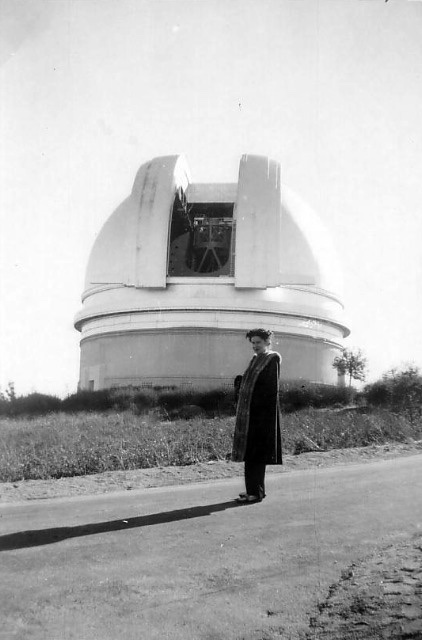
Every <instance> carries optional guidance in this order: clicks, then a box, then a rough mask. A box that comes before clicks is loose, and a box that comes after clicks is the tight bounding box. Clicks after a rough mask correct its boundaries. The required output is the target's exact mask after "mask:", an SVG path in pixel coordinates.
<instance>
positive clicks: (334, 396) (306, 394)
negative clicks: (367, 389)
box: [280, 381, 356, 413]
mask: <svg viewBox="0 0 422 640" xmlns="http://www.w3.org/2000/svg"><path fill="white" fill-rule="evenodd" d="M355 395H356V391H355V390H354V389H353V388H351V387H338V386H334V385H323V384H315V383H308V382H301V381H296V382H282V384H281V389H280V408H281V410H282V411H284V412H285V413H290V412H292V411H300V410H301V409H307V408H310V407H314V408H324V407H332V406H334V405H346V404H349V403H350V402H352V401H353V400H354V398H355Z"/></svg>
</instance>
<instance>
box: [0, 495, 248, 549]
mask: <svg viewBox="0 0 422 640" xmlns="http://www.w3.org/2000/svg"><path fill="white" fill-rule="evenodd" d="M238 506H241V505H239V504H238V503H237V502H235V501H234V500H232V501H230V502H220V503H217V504H210V505H205V506H198V507H190V508H186V509H175V510H174V511H164V512H162V513H152V514H150V515H147V516H137V517H135V518H128V519H119V520H111V521H108V522H93V523H89V524H81V525H77V526H74V527H54V528H49V529H33V530H28V531H18V532H16V533H9V534H6V535H3V536H0V551H10V550H12V549H26V548H28V547H40V546H43V545H46V544H53V543H54V542H61V541H62V540H67V539H69V538H79V537H82V536H92V535H94V534H96V533H108V532H109V531H121V530H122V529H135V528H139V527H150V526H153V525H155V524H166V523H169V522H176V521H177V520H189V519H191V518H202V517H203V516H209V515H211V514H212V513H217V512H218V511H225V510H226V509H232V508H233V507H238Z"/></svg>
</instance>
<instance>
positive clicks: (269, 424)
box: [232, 329, 282, 504]
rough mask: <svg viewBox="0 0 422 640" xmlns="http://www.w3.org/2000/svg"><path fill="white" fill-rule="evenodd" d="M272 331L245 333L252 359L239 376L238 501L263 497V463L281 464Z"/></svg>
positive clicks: (276, 357)
mask: <svg viewBox="0 0 422 640" xmlns="http://www.w3.org/2000/svg"><path fill="white" fill-rule="evenodd" d="M272 333H273V332H272V331H267V330H266V329H252V331H249V332H248V333H247V334H246V337H247V338H249V341H250V342H251V344H252V348H253V350H254V352H255V353H254V356H253V358H252V360H251V361H250V363H249V366H248V368H247V369H246V371H245V373H244V374H243V377H242V382H241V385H240V388H239V396H238V402H237V411H236V427H235V432H234V440H233V452H232V460H234V461H235V462H243V461H244V462H245V486H246V492H245V493H241V494H240V496H239V498H237V501H238V502H241V503H245V504H250V503H253V502H261V500H263V498H265V468H266V465H267V464H282V452H281V433H280V407H279V397H278V390H279V378H280V364H281V356H280V354H279V353H277V352H276V351H271V336H272Z"/></svg>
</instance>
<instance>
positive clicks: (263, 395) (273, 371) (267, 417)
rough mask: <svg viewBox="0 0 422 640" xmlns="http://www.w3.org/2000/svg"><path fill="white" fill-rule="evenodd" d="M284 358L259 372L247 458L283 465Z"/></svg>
mask: <svg viewBox="0 0 422 640" xmlns="http://www.w3.org/2000/svg"><path fill="white" fill-rule="evenodd" d="M280 363H281V357H280V355H279V354H276V357H273V358H271V359H270V361H269V362H268V364H267V365H266V366H265V368H264V369H263V371H261V373H260V374H259V376H258V378H257V380H256V382H255V385H254V388H253V391H252V394H251V399H250V410H249V426H248V432H247V441H246V451H245V454H244V460H248V461H250V462H261V463H265V464H282V448H281V431H280V408H279V398H278V393H279V378H280Z"/></svg>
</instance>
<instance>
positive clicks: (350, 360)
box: [333, 349, 366, 387]
mask: <svg viewBox="0 0 422 640" xmlns="http://www.w3.org/2000/svg"><path fill="white" fill-rule="evenodd" d="M333 367H334V369H337V371H338V372H339V373H340V374H341V375H348V376H349V387H351V386H352V379H353V380H365V376H366V372H365V369H366V358H365V357H364V356H363V353H362V351H361V350H360V349H355V350H352V349H343V353H342V355H341V356H337V357H336V358H334V362H333Z"/></svg>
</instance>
